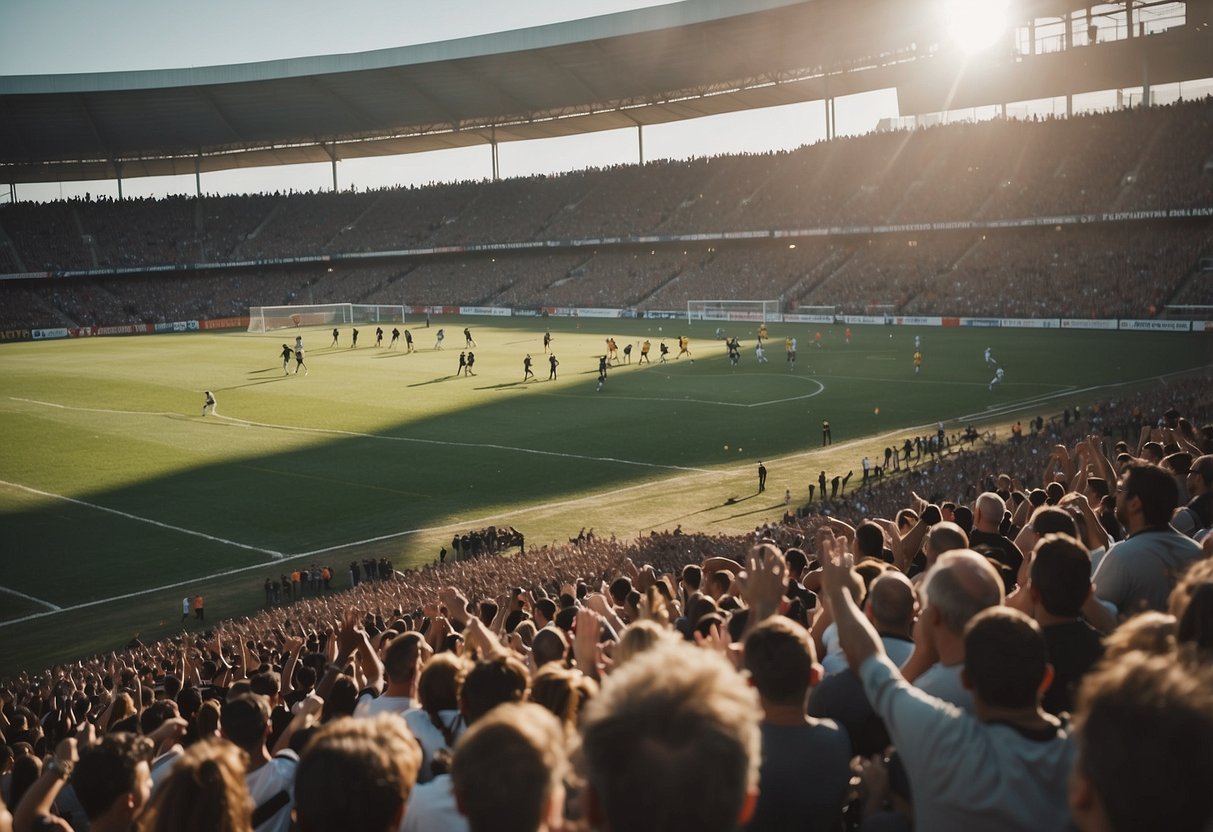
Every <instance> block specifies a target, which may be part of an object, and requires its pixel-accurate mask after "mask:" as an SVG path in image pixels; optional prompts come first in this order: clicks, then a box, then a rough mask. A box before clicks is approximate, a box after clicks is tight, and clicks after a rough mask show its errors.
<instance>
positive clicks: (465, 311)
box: [459, 306, 510, 318]
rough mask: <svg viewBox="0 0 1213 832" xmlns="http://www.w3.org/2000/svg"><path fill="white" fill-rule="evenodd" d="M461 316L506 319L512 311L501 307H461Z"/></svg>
mask: <svg viewBox="0 0 1213 832" xmlns="http://www.w3.org/2000/svg"><path fill="white" fill-rule="evenodd" d="M459 314H460V315H494V316H496V317H499V318H501V317H506V318H508V317H509V315H510V310H509V309H507V308H504V307H501V306H461V307H459Z"/></svg>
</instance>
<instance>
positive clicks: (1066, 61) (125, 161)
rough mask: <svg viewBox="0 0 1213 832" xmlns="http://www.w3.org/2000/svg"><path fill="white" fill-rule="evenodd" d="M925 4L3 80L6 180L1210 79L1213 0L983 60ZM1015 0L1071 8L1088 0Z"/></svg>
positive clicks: (628, 17) (1036, 9)
mask: <svg viewBox="0 0 1213 832" xmlns="http://www.w3.org/2000/svg"><path fill="white" fill-rule="evenodd" d="M923 5H925V4H921V5H920V4H916V3H915V4H907V3H905V2H903V0H744V2H742V0H685V2H681V3H674V4H670V5H665V6H657V7H652V8H646V9H639V10H635V11H629V12H621V13H617V14H611V15H604V16H601V17H596V18H590V19H585V20H577V21H572V22H568V23H557V24H552V25H548V26H540V27H535V28H530V29H523V30H517V31H511V32H501V33H497V34H490V35H481V36H477V37H469V38H463V39H459V40H452V41H444V42H439V43H428V44H420V45H415V46H405V47H399V48H394V49H383V50H377V51H374V52H363V53H357V54H348V55H327V56H319V57H308V58H296V59H288V60H276V61H266V62H261V63H249V64H236V65H231V66H212V67H201V68H193V69H166V70H154V71H137V72H108V73H94V74H75V75H38V76H9V77H0V182H6V183H24V182H54V181H74V180H90V179H114V178H131V177H138V176H161V175H171V174H192V173H195V172H210V171H216V170H225V169H231V168H247V167H260V166H266V165H277V164H297V163H303V162H327V161H330V160H337V159H350V158H357V157H366V156H384V155H396V154H402V153H417V152H425V151H430V150H441V149H446V148H454V147H467V146H472V145H483V144H487V143H490V142H493V141H496V142H507V141H520V140H525V139H542V138H553V137H558V136H566V135H572V134H577V133H588V132H594V131H600V130H612V129H617V128H625V127H635V126H643V125H650V124H660V123H665V122H670V121H677V120H681V119H689V118H696V117H699V116H706V115H715V114H719V113H725V112H734V111H738V110H746V109H754V108H761V107H770V106H776V105H781V104H790V103H797V102H803V101H815V100H823V99H827V98H829V97H831V96H840V95H848V94H852V93H856V92H865V91H869V90H875V89H883V88H890V87H896V88H897V89H898V92H899V101H900V104H901V109H902V112H912V113H913V112H917V113H921V112H930V111H933V110H940V109H945V108H947V107H949V106H951V107H968V106H973V105H975V104H987V103H997V102H1009V101H1018V100H1025V99H1029V98H1037V97H1044V96H1048V95H1064V94H1066V93H1072V92H1086V91H1091V90H1099V89H1113V88H1117V87H1127V86H1137V85H1140V84H1141V76H1142V73H1143V69H1142V67H1143V61H1145V60H1146V59H1147V58H1149V63H1150V69H1149V76H1150V78H1151V81H1152V83H1164V82H1167V81H1174V80H1186V79H1191V78H1200V77H1208V76H1213V48H1211V46H1213V38H1211V32H1210V27H1209V26H1208V25H1207V21H1208V19H1209V13H1208V7H1209V6H1210V5H1213V0H1190V1H1189V3H1188V4H1187V5H1188V7H1189V13H1188V25H1186V26H1183V27H1179V28H1178V29H1177V30H1171V31H1169V32H1167V33H1164V34H1162V35H1157V36H1152V37H1150V38H1135V39H1132V40H1129V41H1122V42H1119V43H1115V44H1108V45H1106V46H1105V45H1100V46H1099V47H1095V48H1091V49H1086V50H1081V49H1072V50H1069V52H1067V53H1060V54H1059V55H1053V56H1037V57H1033V58H1031V59H1030V61H1025V62H1024V63H1023V64H1020V63H1019V62H1016V63H1015V64H1014V65H1013V66H1010V67H1008V66H1006V65H1005V62H1004V64H1003V65H994V66H991V65H987V66H985V67H983V68H982V70H981V71H978V70H976V69H975V68H973V67H970V66H961V65H960V64H958V63H956V62H955V61H953V60H952V59H950V58H949V57H947V55H946V52H945V51H940V50H937V49H936V48H935V46H934V45H935V44H936V43H937V41H938V39H939V34H938V32H937V31H935V24H934V20H933V19H931V18H930V16H929V15H927V14H925V13H924V12H923V10H922V7H923ZM1020 6H1021V7H1026V9H1027V11H1030V12H1032V13H1035V14H1053V13H1057V14H1061V13H1064V12H1065V11H1067V10H1070V9H1074V8H1082V7H1083V4H1082V0H1020ZM1193 6H1198V7H1200V8H1201V9H1202V11H1201V12H1200V13H1199V14H1198V15H1197V16H1196V17H1197V18H1199V19H1200V20H1201V21H1204V24H1203V25H1193V22H1194V16H1193V14H1192V12H1191V7H1193ZM1025 13H1026V12H1025ZM1164 41H1165V43H1164ZM1083 52H1085V54H1082V55H1076V53H1083Z"/></svg>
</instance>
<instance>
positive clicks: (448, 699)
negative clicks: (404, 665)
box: [417, 653, 468, 713]
mask: <svg viewBox="0 0 1213 832" xmlns="http://www.w3.org/2000/svg"><path fill="white" fill-rule="evenodd" d="M467 671H468V662H467V661H466V660H464V659H461V658H460V657H458V656H456V655H455V654H454V653H437V654H435V655H433V656H431V657H430V660H429V661H428V662H426V663H425V667H423V668H422V669H421V678H420V679H418V680H417V698H418V699H420V700H421V706H422V707H423V708H425V709H426V710H427V711H429V712H430V713H437V712H438V711H453V710H455V709H457V708H458V707H459V688H460V687H461V686H462V685H463V677H464V676H465V675H466V674H467Z"/></svg>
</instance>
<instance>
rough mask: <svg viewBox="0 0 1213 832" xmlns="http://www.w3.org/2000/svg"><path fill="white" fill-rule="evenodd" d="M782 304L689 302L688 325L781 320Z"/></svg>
mask: <svg viewBox="0 0 1213 832" xmlns="http://www.w3.org/2000/svg"><path fill="white" fill-rule="evenodd" d="M780 306H781V303H780V302H779V301H777V300H688V301H687V323H692V322H694V321H758V322H760V323H768V322H772V321H777V320H779V316H780Z"/></svg>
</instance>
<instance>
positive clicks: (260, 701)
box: [219, 693, 270, 758]
mask: <svg viewBox="0 0 1213 832" xmlns="http://www.w3.org/2000/svg"><path fill="white" fill-rule="evenodd" d="M219 730H220V731H221V732H222V733H223V736H224V738H226V739H228V740H230V741H231V742H233V743H234V744H235V745H236V746H237V747H238V748H240V749H242V750H243V751H245V752H246V753H248V754H250V755H252V756H253V757H254V758H255V757H257V756H259V755H260V754H261V752H262V749H263V748H264V747H265V739H266V737H267V736H269V730H270V705H269V702H267V701H266V699H265V697H264V696H258V695H257V694H255V693H245V694H241V695H240V696H236V697H234V698H232V699H229V700H228V701H226V702H224V703H223V708H222V709H221V711H220V715H219Z"/></svg>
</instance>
